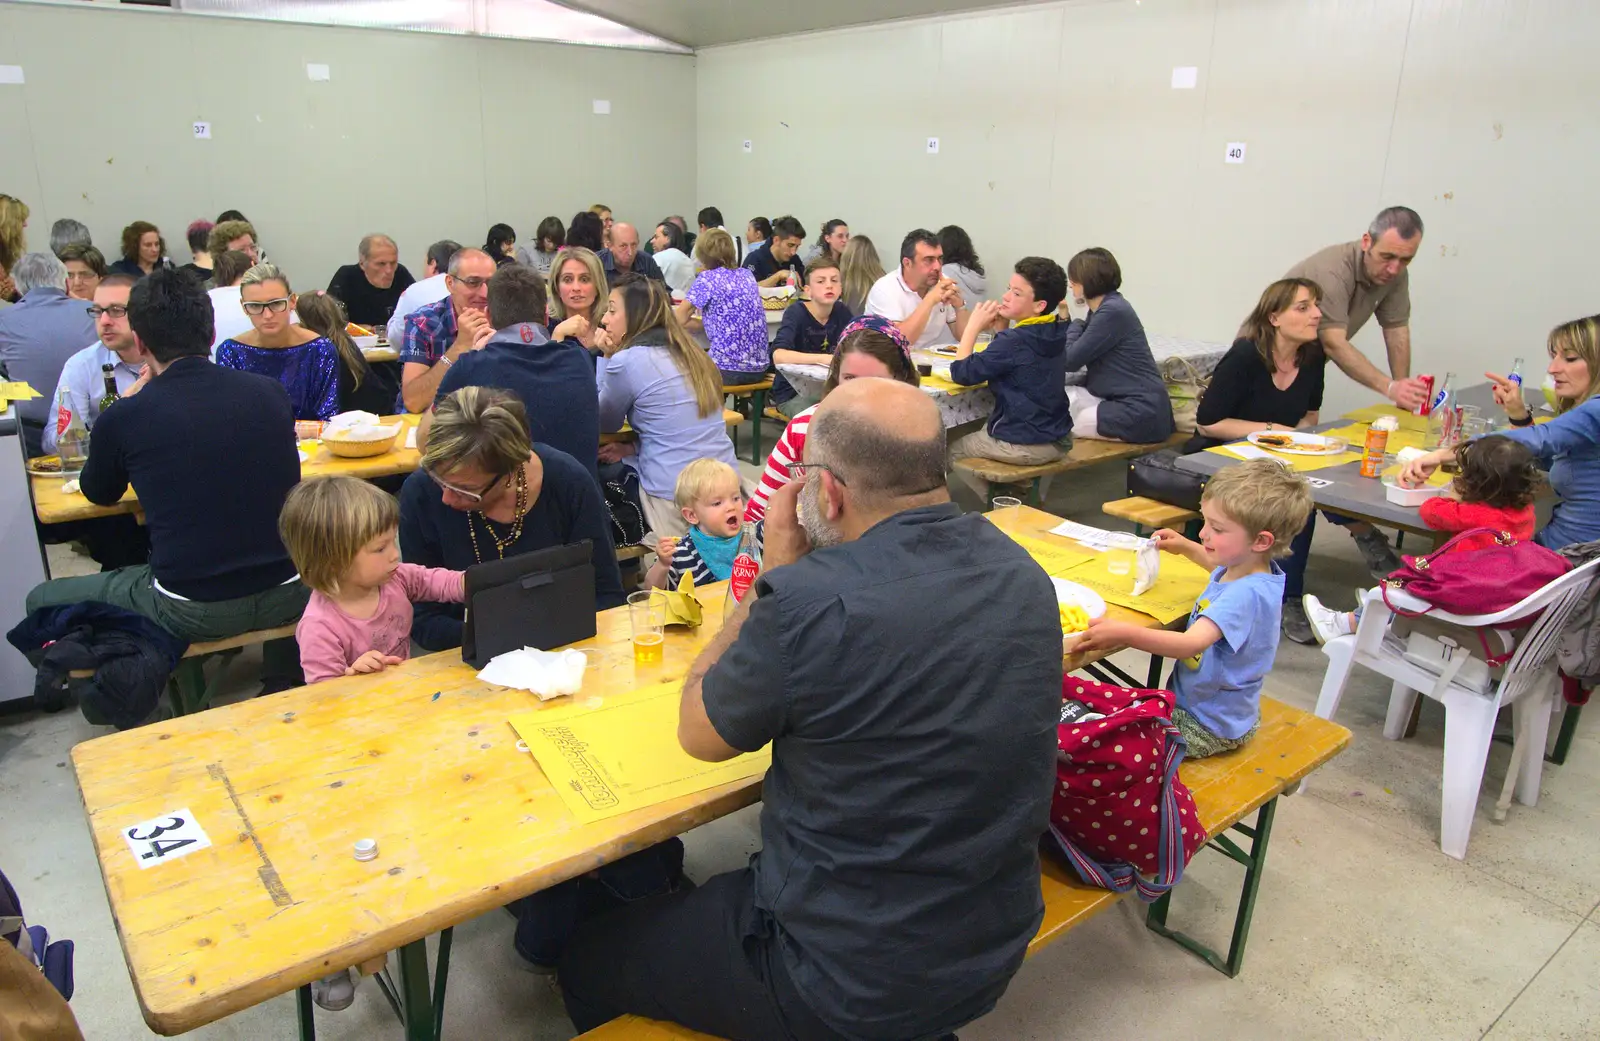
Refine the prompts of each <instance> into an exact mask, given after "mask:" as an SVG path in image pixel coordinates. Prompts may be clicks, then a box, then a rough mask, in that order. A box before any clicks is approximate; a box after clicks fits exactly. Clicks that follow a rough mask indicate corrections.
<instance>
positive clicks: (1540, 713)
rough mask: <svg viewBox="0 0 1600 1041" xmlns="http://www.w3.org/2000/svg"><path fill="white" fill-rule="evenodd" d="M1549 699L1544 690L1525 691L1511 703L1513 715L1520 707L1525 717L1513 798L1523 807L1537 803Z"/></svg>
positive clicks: (1546, 730) (1547, 729) (1547, 726)
mask: <svg viewBox="0 0 1600 1041" xmlns="http://www.w3.org/2000/svg"><path fill="white" fill-rule="evenodd" d="M1552 700H1553V699H1552V697H1551V696H1550V693H1549V691H1548V689H1545V690H1541V691H1539V692H1538V693H1533V692H1529V693H1528V694H1526V695H1525V696H1523V697H1521V698H1518V699H1517V700H1516V701H1515V702H1513V703H1512V705H1511V711H1512V714H1513V716H1515V714H1516V712H1517V711H1518V710H1519V709H1520V710H1522V712H1523V714H1524V717H1525V718H1524V720H1523V727H1524V728H1525V735H1524V736H1525V739H1524V741H1523V748H1522V767H1521V771H1520V772H1521V776H1519V777H1518V778H1517V801H1518V802H1520V803H1522V805H1524V806H1537V805H1538V804H1539V781H1540V779H1541V777H1542V776H1543V774H1544V743H1545V740H1546V739H1547V738H1548V737H1549V736H1550V713H1551V710H1552V708H1553V706H1552V704H1551V702H1552Z"/></svg>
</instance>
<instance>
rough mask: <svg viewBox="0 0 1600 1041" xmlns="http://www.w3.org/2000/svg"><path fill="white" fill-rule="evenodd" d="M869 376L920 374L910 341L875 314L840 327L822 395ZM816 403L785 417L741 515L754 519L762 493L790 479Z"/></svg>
mask: <svg viewBox="0 0 1600 1041" xmlns="http://www.w3.org/2000/svg"><path fill="white" fill-rule="evenodd" d="M867 377H874V378H877V379H895V380H899V381H900V382H901V383H909V384H911V385H912V386H913V387H915V386H917V385H918V383H919V382H920V378H919V377H918V376H917V367H916V366H915V365H914V364H912V362H911V344H910V342H909V341H908V340H907V339H906V336H905V333H902V332H901V331H900V329H899V327H898V326H896V325H895V324H894V323H893V322H890V321H888V320H887V319H884V318H880V317H878V316H877V315H863V316H861V317H860V318H857V319H856V320H855V321H853V322H851V323H850V324H849V325H847V326H845V329H844V332H843V333H842V334H840V336H839V348H838V350H836V351H834V354H833V363H832V364H831V365H829V366H828V381H827V382H826V383H824V384H823V385H822V396H823V397H827V396H828V392H829V391H831V390H833V388H834V387H837V386H838V385H839V384H840V383H843V382H844V381H846V380H854V379H863V378H867ZM816 410H817V407H816V406H815V405H813V406H811V407H810V408H808V409H806V410H805V411H804V412H801V413H800V414H799V415H797V416H795V417H794V418H793V419H791V420H789V425H788V426H787V427H785V428H784V431H783V433H782V434H781V435H780V436H779V437H778V441H777V444H775V445H773V446H772V454H770V455H768V456H767V468H766V469H765V470H763V471H762V472H761V482H760V483H759V484H757V485H756V490H755V492H753V493H752V494H751V496H750V501H749V502H748V503H746V504H745V508H744V519H745V520H746V521H747V522H749V523H754V522H756V521H758V520H760V519H761V518H763V517H765V516H766V514H767V496H769V495H771V494H772V493H773V492H775V491H777V490H778V489H779V488H782V487H783V486H784V485H786V484H788V483H789V464H790V463H798V462H800V461H801V460H800V455H801V452H802V450H803V449H804V448H805V445H806V430H807V428H808V427H810V426H811V413H813V412H815V411H816Z"/></svg>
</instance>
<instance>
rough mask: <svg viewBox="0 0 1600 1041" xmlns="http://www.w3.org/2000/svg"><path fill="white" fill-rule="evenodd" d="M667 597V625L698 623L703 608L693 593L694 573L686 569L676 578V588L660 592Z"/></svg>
mask: <svg viewBox="0 0 1600 1041" xmlns="http://www.w3.org/2000/svg"><path fill="white" fill-rule="evenodd" d="M662 596H665V597H666V598H667V621H666V624H667V625H691V626H692V625H699V624H700V619H701V612H702V611H703V610H704V608H703V606H702V605H701V603H700V598H699V597H697V596H695V595H694V575H693V574H691V573H690V572H688V571H685V572H684V573H683V577H682V578H680V579H678V588H677V589H675V590H674V589H669V590H666V591H665V592H664V593H662Z"/></svg>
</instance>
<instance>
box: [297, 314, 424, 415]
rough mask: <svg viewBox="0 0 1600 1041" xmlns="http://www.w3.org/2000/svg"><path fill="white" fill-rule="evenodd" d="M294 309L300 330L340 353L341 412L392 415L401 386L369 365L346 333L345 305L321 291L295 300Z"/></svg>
mask: <svg viewBox="0 0 1600 1041" xmlns="http://www.w3.org/2000/svg"><path fill="white" fill-rule="evenodd" d="M294 310H295V314H297V315H299V316H300V326H301V328H303V329H308V330H310V331H311V332H313V333H318V334H320V335H322V336H324V337H326V338H327V340H328V342H329V343H331V344H333V346H334V347H335V348H336V349H337V350H338V352H339V412H371V413H374V414H375V415H380V416H383V415H387V414H388V413H390V412H392V411H393V410H394V396H395V394H396V393H398V392H399V389H400V387H399V384H398V382H397V381H396V380H395V379H394V378H393V376H392V375H391V374H390V373H388V372H385V371H380V370H378V369H374V368H373V367H372V366H371V365H368V364H367V358H366V355H364V354H362V353H361V348H360V347H357V346H356V342H355V341H354V340H352V339H351V338H350V334H349V333H348V332H346V331H345V325H346V323H348V322H349V320H350V319H349V316H348V315H347V314H346V313H345V309H344V302H343V301H342V300H340V299H339V298H338V297H336V296H334V295H333V294H332V293H328V292H324V291H323V290H321V289H319V290H317V291H316V292H315V293H307V294H306V295H305V296H297V297H295V302H294ZM390 368H393V366H392V365H391V366H390Z"/></svg>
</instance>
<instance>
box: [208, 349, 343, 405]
mask: <svg viewBox="0 0 1600 1041" xmlns="http://www.w3.org/2000/svg"><path fill="white" fill-rule="evenodd" d="M217 364H218V365H221V366H223V367H225V368H229V369H240V370H242V371H244V372H254V373H256V374H257V375H260V376H266V377H268V378H270V379H275V380H277V381H278V382H279V383H281V384H283V389H285V390H287V391H288V392H289V401H290V403H291V404H292V405H294V418H296V419H332V418H333V417H334V416H336V415H338V413H339V366H340V364H341V362H340V360H339V348H337V347H335V346H334V345H333V341H332V340H329V339H328V338H327V337H325V336H319V337H317V338H316V339H315V340H311V341H310V342H308V343H303V344H301V345H300V346H298V347H251V346H249V345H247V344H242V343H240V342H239V341H238V340H234V339H231V338H230V339H227V340H223V341H222V343H220V344H218V345H217Z"/></svg>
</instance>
